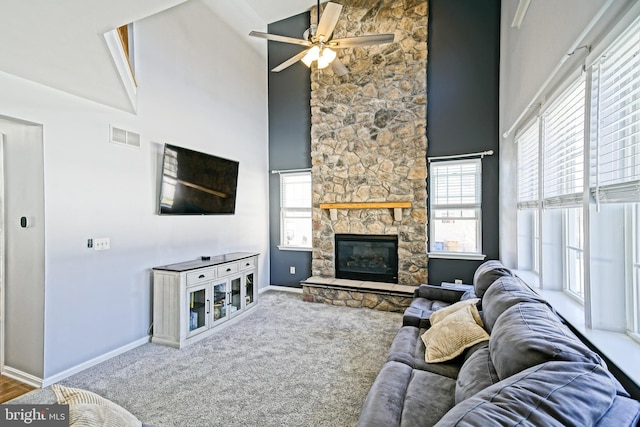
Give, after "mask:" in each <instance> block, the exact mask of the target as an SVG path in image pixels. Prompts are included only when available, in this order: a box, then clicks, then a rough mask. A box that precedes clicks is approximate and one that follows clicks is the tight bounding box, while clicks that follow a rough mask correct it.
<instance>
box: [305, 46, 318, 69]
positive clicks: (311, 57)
mask: <svg viewBox="0 0 640 427" xmlns="http://www.w3.org/2000/svg"><path fill="white" fill-rule="evenodd" d="M318 57H320V48H319V47H318V46H313V47H311V48H310V49H309V51H308V52H307V54H306V55H305V56H304V57H303V58H302V62H304V65H306V66H307V67H311V63H312V62H313V61H315V60H317V59H318Z"/></svg>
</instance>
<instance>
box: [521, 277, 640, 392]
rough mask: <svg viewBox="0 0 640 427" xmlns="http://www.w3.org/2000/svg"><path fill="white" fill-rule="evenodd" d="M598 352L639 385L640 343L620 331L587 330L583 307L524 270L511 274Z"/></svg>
mask: <svg viewBox="0 0 640 427" xmlns="http://www.w3.org/2000/svg"><path fill="white" fill-rule="evenodd" d="M515 273H516V275H517V276H518V277H520V278H521V279H522V280H523V281H524V282H525V283H527V284H528V285H529V286H531V287H532V288H533V290H534V291H535V292H537V293H538V294H539V295H540V296H542V297H543V298H544V299H545V300H546V301H547V302H548V303H549V304H551V306H552V307H553V308H554V309H555V310H556V311H557V312H558V314H559V315H560V316H562V318H563V319H564V320H566V321H567V323H569V324H570V325H571V326H572V327H573V328H575V329H576V331H578V332H579V333H580V334H581V335H582V336H583V337H584V338H585V339H586V340H588V341H589V342H590V343H591V344H593V345H594V346H595V347H596V348H597V349H598V351H600V352H601V353H602V354H603V355H604V356H606V357H607V358H609V359H610V360H611V361H612V362H613V363H614V364H615V365H616V366H617V367H618V368H619V369H620V370H621V371H622V372H624V373H625V374H626V375H627V376H628V377H629V378H630V379H631V380H632V381H633V382H635V383H636V384H638V385H640V364H638V362H637V361H638V360H640V343H639V342H638V341H636V340H634V339H633V338H631V337H630V336H629V335H627V334H625V333H622V332H610V331H603V330H597V329H591V328H587V327H586V326H585V323H584V307H583V306H582V305H581V304H580V303H578V302H577V301H576V300H575V299H574V298H572V297H570V296H569V295H567V294H565V293H564V292H562V291H548V290H543V289H540V288H539V286H538V276H537V275H536V274H534V273H531V272H528V271H515Z"/></svg>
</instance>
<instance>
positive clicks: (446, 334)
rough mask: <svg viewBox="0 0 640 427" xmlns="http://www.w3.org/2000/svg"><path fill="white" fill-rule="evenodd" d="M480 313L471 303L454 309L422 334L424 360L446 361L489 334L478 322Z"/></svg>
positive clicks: (484, 338)
mask: <svg viewBox="0 0 640 427" xmlns="http://www.w3.org/2000/svg"><path fill="white" fill-rule="evenodd" d="M478 321H480V315H479V314H478V309H477V308H476V306H475V305H473V304H467V305H466V306H464V307H463V308H461V309H459V310H456V311H454V312H453V313H451V314H449V315H448V316H446V317H445V318H443V319H442V320H440V321H438V322H437V323H436V324H435V325H433V324H432V325H431V328H430V329H428V330H427V332H425V333H424V334H422V342H424V345H425V351H424V360H425V361H426V362H428V363H438V362H446V361H447V360H451V359H453V358H455V357H456V356H459V355H460V354H462V352H463V351H464V350H465V349H467V348H469V347H471V346H472V345H475V344H477V343H479V342H482V341H486V340H488V339H489V334H487V332H486V331H485V330H484V329H483V328H482V327H481V326H480V325H479V324H478Z"/></svg>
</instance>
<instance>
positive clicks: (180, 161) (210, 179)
mask: <svg viewBox="0 0 640 427" xmlns="http://www.w3.org/2000/svg"><path fill="white" fill-rule="evenodd" d="M237 185H238V162H236V161H234V160H227V159H223V158H221V157H217V156H213V155H210V154H205V153H200V152H198V151H193V150H188V149H186V148H182V147H176V146H175V145H169V144H165V146H164V154H163V156H162V179H161V188H160V203H159V205H160V206H159V214H160V215H216V214H234V213H235V210H236V189H237Z"/></svg>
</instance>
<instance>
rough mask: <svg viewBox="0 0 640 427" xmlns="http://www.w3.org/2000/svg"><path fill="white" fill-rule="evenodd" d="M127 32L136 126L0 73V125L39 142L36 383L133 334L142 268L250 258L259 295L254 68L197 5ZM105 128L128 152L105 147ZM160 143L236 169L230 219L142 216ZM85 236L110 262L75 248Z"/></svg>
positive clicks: (261, 116)
mask: <svg viewBox="0 0 640 427" xmlns="http://www.w3.org/2000/svg"><path fill="white" fill-rule="evenodd" d="M134 32H135V43H136V49H135V52H136V60H135V62H136V77H137V80H138V84H139V87H138V114H137V115H132V114H128V113H125V112H120V111H117V110H114V109H112V108H109V107H105V106H101V105H98V104H95V103H93V102H89V101H86V100H83V99H80V98H77V97H74V96H71V95H67V94H65V93H62V92H59V91H56V90H53V89H49V88H46V87H43V86H40V85H37V84H34V83H31V82H29V81H26V80H22V79H19V78H16V77H14V76H10V75H7V74H1V73H0V93H2V97H0V114H2V115H5V116H9V117H15V118H19V119H23V120H28V121H31V122H36V123H39V124H42V126H43V132H44V179H45V218H38V219H37V220H39V221H44V222H45V225H46V232H45V266H46V267H45V269H46V270H45V271H46V274H45V339H44V369H43V372H44V373H43V376H44V378H45V379H46V378H48V377H52V376H54V375H59V374H60V373H62V372H64V371H66V370H69V369H72V368H74V367H75V366H77V365H79V364H82V363H85V362H87V361H90V360H91V359H93V358H96V357H100V356H101V355H103V354H105V353H107V352H109V351H113V350H116V349H118V348H120V347H122V346H125V345H128V344H130V343H132V342H136V341H137V340H140V339H141V338H144V337H145V336H146V335H147V331H148V328H149V326H150V323H151V301H152V295H151V272H150V269H151V268H152V267H154V266H156V265H162V264H167V263H172V262H179V261H184V260H188V259H193V258H196V257H198V256H200V255H216V254H219V253H224V252H232V251H255V252H260V254H261V257H260V265H259V286H260V287H263V286H266V285H267V284H268V278H269V271H268V264H267V261H268V253H267V251H268V170H267V169H268V167H267V143H268V128H267V85H266V81H267V76H266V72H265V70H266V64H265V61H264V58H262V57H261V56H260V54H259V53H258V52H256V50H255V49H253V48H252V47H251V46H250V45H249V43H248V41H247V40H245V39H243V38H241V37H238V36H237V35H236V34H235V33H234V32H233V31H232V30H231V29H230V28H229V27H228V26H227V25H226V24H225V23H224V22H222V21H221V20H220V19H219V18H218V17H217V16H216V15H214V14H213V12H211V10H210V9H208V8H207V7H206V6H204V5H203V4H202V3H201V2H199V1H191V2H187V3H185V4H182V5H180V6H177V7H175V8H173V9H170V10H169V11H166V12H163V13H160V14H157V15H155V16H152V17H150V18H147V19H145V20H143V21H140V22H138V23H136V25H135V29H134ZM70 66H73V64H70ZM109 124H114V125H116V126H118V127H122V128H125V129H128V130H132V131H135V132H137V133H139V134H140V135H141V137H142V148H141V149H140V150H137V149H132V148H128V147H121V146H117V145H113V144H109V143H108V142H107V141H108V132H109ZM163 143H172V144H176V145H180V146H184V147H187V148H190V149H194V150H199V151H203V152H207V153H210V154H214V155H218V156H221V157H225V158H229V159H233V160H237V161H239V162H240V175H239V179H238V198H237V205H236V214H235V215H231V216H203V217H168V216H162V217H160V216H158V215H156V209H157V208H156V203H157V202H156V200H157V192H158V188H157V185H158V183H157V181H158V163H159V161H160V150H161V145H162V144H163ZM7 191H15V190H14V189H12V188H8V189H7ZM96 237H110V238H111V250H109V251H104V252H95V251H93V250H90V249H87V247H86V243H87V239H88V238H96ZM36 267H37V266H36ZM27 339H28V337H25V340H27ZM30 370H31V371H32V372H28V373H32V374H34V375H37V374H38V372H37V371H38V370H37V367H31V368H30Z"/></svg>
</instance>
